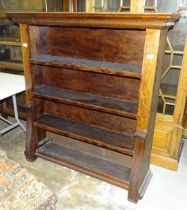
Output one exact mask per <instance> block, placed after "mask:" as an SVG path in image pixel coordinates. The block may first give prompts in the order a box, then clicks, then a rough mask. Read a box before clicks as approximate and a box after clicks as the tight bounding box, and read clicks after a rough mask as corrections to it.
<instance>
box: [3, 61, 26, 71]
mask: <svg viewBox="0 0 187 210" xmlns="http://www.w3.org/2000/svg"><path fill="white" fill-rule="evenodd" d="M0 68H1V69H10V70H16V71H23V64H22V63H21V62H16V61H15V60H0Z"/></svg>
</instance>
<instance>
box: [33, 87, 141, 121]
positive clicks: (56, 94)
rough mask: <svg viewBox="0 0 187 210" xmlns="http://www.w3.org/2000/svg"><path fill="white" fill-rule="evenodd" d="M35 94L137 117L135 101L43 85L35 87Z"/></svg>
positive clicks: (48, 98) (62, 101)
mask: <svg viewBox="0 0 187 210" xmlns="http://www.w3.org/2000/svg"><path fill="white" fill-rule="evenodd" d="M33 95H34V96H37V97H40V98H44V99H47V100H54V101H58V102H61V103H66V104H70V105H76V106H79V107H84V108H87V109H93V110H98V111H102V112H106V113H111V114H116V115H120V116H124V117H128V118H133V119H136V117H137V116H136V114H137V109H138V108H137V104H136V103H135V102H131V101H127V100H120V99H114V98H109V97H104V96H99V95H94V94H90V93H83V92H79V91H74V90H67V89H60V88H54V87H49V86H41V87H39V88H36V89H34V91H33Z"/></svg>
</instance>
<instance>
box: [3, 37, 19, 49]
mask: <svg viewBox="0 0 187 210" xmlns="http://www.w3.org/2000/svg"><path fill="white" fill-rule="evenodd" d="M0 45H10V46H19V47H20V46H21V41H20V38H13V37H0Z"/></svg>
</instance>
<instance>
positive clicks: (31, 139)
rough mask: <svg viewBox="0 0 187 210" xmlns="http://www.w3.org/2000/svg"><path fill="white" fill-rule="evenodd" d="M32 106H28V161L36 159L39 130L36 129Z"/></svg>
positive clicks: (26, 148) (26, 152)
mask: <svg viewBox="0 0 187 210" xmlns="http://www.w3.org/2000/svg"><path fill="white" fill-rule="evenodd" d="M33 119H34V118H33V109H32V106H28V107H27V132H26V143H25V156H26V159H27V160H28V161H34V160H36V155H35V153H36V146H37V132H36V129H34V122H33Z"/></svg>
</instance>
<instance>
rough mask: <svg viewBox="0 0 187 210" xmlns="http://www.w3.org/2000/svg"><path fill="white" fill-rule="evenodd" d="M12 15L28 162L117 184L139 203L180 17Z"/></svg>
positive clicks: (147, 180)
mask: <svg viewBox="0 0 187 210" xmlns="http://www.w3.org/2000/svg"><path fill="white" fill-rule="evenodd" d="M8 15H9V17H11V18H13V20H14V21H16V22H18V23H20V29H21V40H22V46H23V48H22V50H23V61H24V72H25V78H26V93H27V103H28V110H29V111H28V128H27V141H26V150H25V154H26V158H27V159H28V160H30V161H34V160H35V159H36V158H37V157H42V158H45V159H47V160H50V161H54V162H56V163H59V164H62V165H64V166H68V167H70V168H72V169H75V170H78V171H81V172H83V173H86V174H88V175H91V176H94V177H96V178H99V179H102V180H104V181H107V182H109V183H112V184H115V185H118V186H120V187H122V188H125V189H127V190H128V192H129V193H128V199H129V200H130V201H133V202H137V201H138V200H139V199H140V198H141V197H142V196H143V193H144V192H145V189H146V187H147V185H148V183H149V180H150V178H151V172H150V169H149V165H150V154H151V147H152V138H153V130H154V121H155V116H156V110H157V102H158V93H159V85H160V75H161V67H162V60H163V54H164V48H165V42H166V36H167V32H168V28H169V27H170V26H172V25H174V22H175V21H176V20H177V19H178V18H179V15H177V14H120V13H113V14H107V13H95V14H94V13H93V14H91V13H9V14H8Z"/></svg>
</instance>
